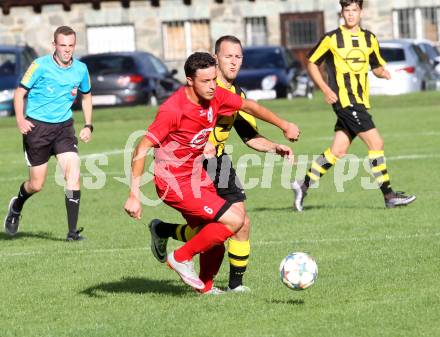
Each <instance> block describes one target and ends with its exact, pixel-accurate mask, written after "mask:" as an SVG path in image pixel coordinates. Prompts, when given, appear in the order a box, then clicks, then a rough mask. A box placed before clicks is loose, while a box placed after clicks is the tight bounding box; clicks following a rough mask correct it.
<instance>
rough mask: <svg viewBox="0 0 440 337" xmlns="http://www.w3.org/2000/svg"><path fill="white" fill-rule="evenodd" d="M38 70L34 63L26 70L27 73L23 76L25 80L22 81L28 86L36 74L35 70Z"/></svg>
mask: <svg viewBox="0 0 440 337" xmlns="http://www.w3.org/2000/svg"><path fill="white" fill-rule="evenodd" d="M37 68H38V64H37V63H35V62H32V64H31V65H30V66H29V68H28V69H27V70H26V72H25V73H24V75H23V79H22V80H21V82H22V83H23V84H24V85H26V84H27V83H29V81H30V80H31V78H32V75H33V74H34V73H35V70H37Z"/></svg>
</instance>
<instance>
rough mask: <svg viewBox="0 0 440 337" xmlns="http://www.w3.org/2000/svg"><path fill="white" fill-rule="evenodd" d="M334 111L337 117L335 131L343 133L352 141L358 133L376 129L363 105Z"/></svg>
mask: <svg viewBox="0 0 440 337" xmlns="http://www.w3.org/2000/svg"><path fill="white" fill-rule="evenodd" d="M334 111H335V113H336V116H337V117H338V120H337V121H336V124H335V131H345V132H346V133H347V134H348V135H349V136H350V138H351V139H354V138H355V137H356V136H357V134H358V133H359V132H364V131H368V130H371V129H374V128H375V127H376V126H375V125H374V122H373V118H372V117H371V115H370V114H369V112H368V111H367V109H366V108H365V107H364V106H363V105H355V106H348V107H346V108H343V109H341V108H339V109H334Z"/></svg>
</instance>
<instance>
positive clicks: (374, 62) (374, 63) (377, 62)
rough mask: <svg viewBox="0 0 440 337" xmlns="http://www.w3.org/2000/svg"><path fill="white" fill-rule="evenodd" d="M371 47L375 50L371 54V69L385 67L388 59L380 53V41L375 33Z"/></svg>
mask: <svg viewBox="0 0 440 337" xmlns="http://www.w3.org/2000/svg"><path fill="white" fill-rule="evenodd" d="M371 47H372V49H373V52H372V53H371V54H370V66H371V69H375V68H378V67H383V66H384V65H385V64H386V61H385V60H384V59H383V58H382V55H380V49H379V42H378V41H377V38H376V36H374V35H372V36H371Z"/></svg>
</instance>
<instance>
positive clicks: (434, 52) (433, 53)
mask: <svg viewBox="0 0 440 337" xmlns="http://www.w3.org/2000/svg"><path fill="white" fill-rule="evenodd" d="M419 47H420V49H422V50H423V52H424V53H425V54H426V55H428V56H429V58H430V59H435V58H436V57H437V56H440V52H439V51H438V49H437V48H436V47H434V46H431V45H430V44H427V43H420V44H419Z"/></svg>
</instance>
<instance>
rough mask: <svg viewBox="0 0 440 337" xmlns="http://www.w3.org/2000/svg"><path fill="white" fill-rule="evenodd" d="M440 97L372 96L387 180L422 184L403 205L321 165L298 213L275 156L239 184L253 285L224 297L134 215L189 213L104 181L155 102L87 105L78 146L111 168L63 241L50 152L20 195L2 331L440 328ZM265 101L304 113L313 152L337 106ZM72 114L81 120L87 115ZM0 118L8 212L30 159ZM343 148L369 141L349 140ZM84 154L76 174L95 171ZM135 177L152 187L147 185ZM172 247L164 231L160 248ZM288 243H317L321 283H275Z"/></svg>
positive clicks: (312, 332) (229, 332)
mask: <svg viewBox="0 0 440 337" xmlns="http://www.w3.org/2000/svg"><path fill="white" fill-rule="evenodd" d="M439 102H440V94H439V93H437V92H433V93H421V94H416V95H408V96H399V97H374V98H373V102H372V103H373V107H374V108H373V110H372V114H373V116H374V120H375V122H376V125H377V126H378V127H379V130H380V131H381V133H382V135H383V137H384V139H385V146H386V155H387V156H388V158H389V160H388V168H389V173H390V176H391V182H392V186H393V187H394V188H395V189H397V190H401V189H403V190H406V191H407V192H410V193H414V194H416V195H417V198H418V199H417V201H416V202H415V203H414V204H412V205H411V206H409V207H406V208H402V209H391V210H388V209H385V208H384V204H383V199H382V196H381V193H380V192H379V191H378V190H364V189H363V188H362V187H361V178H362V177H367V176H368V175H367V173H366V172H364V171H360V172H359V175H358V176H357V177H356V178H355V179H354V180H352V181H349V182H347V183H346V184H345V185H344V188H345V192H344V193H337V192H336V189H335V186H334V183H333V171H330V172H329V173H328V175H327V176H325V177H324V178H323V180H322V181H321V183H320V186H319V188H318V189H316V190H311V191H310V193H309V196H308V197H307V198H306V200H305V207H306V211H305V212H304V213H300V214H298V213H294V212H293V211H292V209H291V205H292V192H291V191H290V190H288V189H286V188H284V187H283V186H282V185H281V183H280V182H281V178H282V177H281V168H282V166H281V165H279V164H278V165H275V168H274V175H273V180H272V184H271V188H262V187H261V184H259V185H258V187H257V188H253V189H250V190H248V191H247V196H248V200H247V202H246V204H247V208H248V213H249V216H250V218H251V223H252V235H251V246H252V251H251V259H250V264H249V268H248V272H247V273H246V275H245V282H246V284H247V285H248V286H250V287H251V288H252V290H253V292H252V294H245V295H237V294H227V295H224V296H220V297H208V296H205V297H203V296H199V295H197V294H195V293H194V292H192V291H191V290H190V289H189V288H188V287H186V286H185V285H184V284H183V283H182V282H181V281H180V279H179V278H178V277H177V275H176V274H175V273H174V272H172V271H170V270H169V269H168V268H166V267H165V265H162V264H159V263H158V262H157V261H156V260H155V259H154V257H153V256H152V254H151V253H150V250H149V232H148V230H147V228H146V227H145V226H144V224H145V223H148V221H149V220H150V219H151V218H153V217H159V218H163V219H166V220H169V221H170V222H171V221H177V222H181V221H183V220H182V218H181V217H180V215H179V214H178V213H177V212H176V211H174V210H172V209H170V208H169V207H167V206H165V205H163V204H162V205H159V206H157V207H144V215H143V219H142V220H141V221H135V220H131V219H129V218H128V216H127V215H126V214H124V212H123V204H124V202H125V200H126V197H127V196H128V188H127V187H126V186H125V185H124V184H122V183H120V182H119V181H117V180H116V179H114V178H115V177H123V176H124V164H123V154H122V153H121V152H120V151H119V152H118V150H121V149H123V148H124V146H125V143H126V140H127V138H128V136H129V135H130V133H131V132H133V131H134V130H139V129H145V128H146V126H147V125H148V124H149V123H150V122H151V120H152V118H153V117H154V114H155V111H154V110H153V109H146V108H145V107H134V108H113V109H96V110H95V115H94V124H95V132H94V134H93V136H94V139H93V141H92V142H91V143H89V144H81V145H80V153H81V155H82V156H85V155H87V154H92V153H99V152H107V153H109V154H108V163H107V165H105V164H101V165H99V164H98V163H95V164H97V165H99V168H100V169H101V170H103V171H105V172H106V183H105V186H104V188H102V189H96V190H93V189H86V188H83V194H82V200H81V213H80V225H81V226H84V227H85V232H84V235H85V236H86V237H87V240H86V241H85V242H81V243H66V242H64V241H63V240H64V238H65V234H66V231H67V226H66V220H65V209H64V198H63V188H62V187H60V186H58V185H57V184H56V183H55V181H54V174H55V160H53V159H52V160H51V162H50V169H49V174H48V179H47V182H46V185H45V188H44V190H43V191H42V192H41V193H40V194H39V195H37V196H34V197H32V198H31V199H30V200H29V201H28V202H27V204H26V206H25V209H24V211H23V214H22V215H23V217H22V220H21V221H22V222H21V223H22V225H21V228H20V233H19V234H18V235H17V236H16V237H13V238H10V237H8V236H7V235H6V234H0V246H1V250H0V263H1V272H0V284H1V288H0V289H1V290H0V303H1V304H0V336H2V337H9V336H57V337H60V336H69V337H73V336H106V337H109V336H149V337H165V336H178V337H184V336H188V337H197V336H225V337H226V336H227V337H231V336H240V337H244V336H253V337H257V336H261V337H269V336H273V337H284V336H286V337H287V336H314V337H317V336H326V337H327V336H338V337H342V336H347V337H351V336H362V337H364V336H378V337H379V336H380V337H383V336H390V337H391V336H392V337H394V336H411V337H413V336H418V337H419V336H438V335H439V331H440V326H439V323H438V317H439V316H440V306H439V301H440V296H439V287H438V279H439V277H440V247H439V235H440V231H439V229H438V228H439V227H438V221H439V218H440V211H439V208H438V201H439V200H440V192H439V188H438V186H439V181H440V179H439V172H440V156H439V154H438V145H439V142H438V138H439V135H440V131H439V125H440V114H439V112H440V104H439ZM264 104H265V105H266V106H267V107H269V108H271V109H273V110H274V111H276V112H279V113H280V114H281V115H282V116H283V117H285V118H287V119H289V120H291V121H294V122H295V123H297V124H298V125H299V126H300V127H301V129H302V134H301V137H302V138H301V140H300V142H298V143H294V144H293V147H294V151H295V153H296V154H308V155H309V156H310V158H311V156H312V155H313V154H314V155H317V154H319V153H321V152H322V151H323V150H324V149H325V148H327V147H328V146H329V145H330V142H331V137H332V134H333V125H334V122H335V117H334V114H333V112H332V111H331V109H330V108H329V107H328V106H326V105H325V104H324V103H323V99H322V97H321V96H320V95H318V97H316V98H315V99H314V100H311V101H309V100H303V99H298V100H292V101H287V100H278V101H271V102H264ZM75 118H76V126H77V127H78V129H79V127H80V126H81V125H82V117H81V115H80V114H79V113H76V114H75ZM259 125H260V130H261V133H262V134H264V135H266V136H267V137H268V138H270V139H273V140H277V141H280V142H284V143H287V142H285V141H284V140H283V139H282V136H281V133H280V132H279V131H278V130H276V128H274V127H272V126H267V125H263V124H262V123H260V124H259ZM0 130H1V131H0V144H1V145H0V146H1V154H2V155H1V156H0V182H1V184H2V189H1V190H0V206H1V207H2V209H3V210H4V211H5V210H6V207H7V203H8V201H9V198H10V197H11V196H12V195H14V194H16V193H17V191H18V187H19V185H20V183H21V182H22V181H23V180H24V179H25V178H26V176H27V169H26V166H25V163H24V159H23V155H22V146H21V137H20V135H19V133H18V131H17V129H16V126H15V122H14V120H13V119H1V120H0ZM231 144H233V145H234V149H233V150H234V151H233V153H232V157H233V160H234V161H235V162H236V161H237V160H238V158H239V156H240V155H242V154H247V153H254V152H252V150H250V149H248V148H247V147H246V146H245V145H243V144H242V143H241V142H240V141H239V139H238V137H236V136H233V137H232V139H231ZM351 150H352V153H354V154H356V155H357V156H360V157H363V156H365V155H366V149H365V147H364V146H363V144H362V143H361V142H360V141H359V140H355V141H354V143H353V147H352V149H351ZM260 156H261V158H262V159H264V154H260ZM84 165H85V164H84V161H83V166H82V168H83V173H84V175H83V179H84V178H86V177H91V178H93V179H96V177H94V176H93V175H90V174H89V173H88V172H87V170H86V169H85V166H84ZM262 170H263V168H262V167H261V166H252V167H249V168H248V169H247V171H246V180H247V179H249V178H258V179H261V174H262ZM294 174H295V170H294V171H293V173H292V175H294ZM286 179H289V177H287V178H286ZM145 191H146V192H145V193H146V194H148V195H150V196H155V191H154V188H152V186H150V187H148V188H147V189H145ZM1 216H3V215H1ZM179 245H180V243H177V242H173V241H172V240H171V242H170V245H169V249H173V248H174V247H178V246H179ZM292 251H307V252H309V253H311V254H312V255H313V256H314V257H315V258H316V260H317V263H318V266H319V276H318V280H317V282H316V284H315V285H314V286H313V287H312V288H310V289H308V290H306V291H303V292H295V291H291V290H289V289H287V288H286V287H285V286H284V285H283V284H282V283H281V282H280V281H279V277H278V265H279V263H280V261H281V260H282V259H283V258H284V256H285V255H287V254H288V253H289V252H292ZM228 271H229V266H228V263H227V258H225V261H224V265H223V267H222V269H221V271H220V273H219V275H218V277H217V285H218V286H220V287H226V285H227V280H228Z"/></svg>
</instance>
